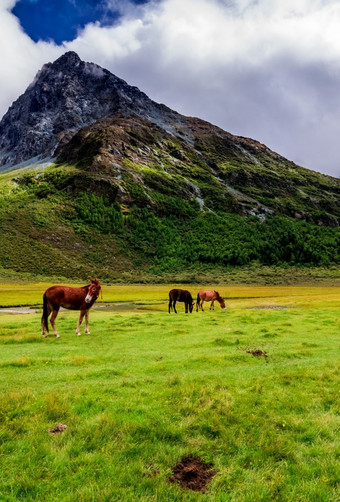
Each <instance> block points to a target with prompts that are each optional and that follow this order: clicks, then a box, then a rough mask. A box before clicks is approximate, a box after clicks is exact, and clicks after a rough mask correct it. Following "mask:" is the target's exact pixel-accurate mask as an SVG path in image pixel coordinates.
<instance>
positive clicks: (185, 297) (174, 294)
mask: <svg viewBox="0 0 340 502" xmlns="http://www.w3.org/2000/svg"><path fill="white" fill-rule="evenodd" d="M176 302H184V304H185V313H186V314H187V313H188V312H190V313H191V312H192V309H193V307H194V304H195V302H194V301H193V299H192V296H191V293H189V291H187V290H186V289H172V290H171V291H169V314H170V309H171V308H172V307H173V309H174V311H175V313H176V314H177V310H176Z"/></svg>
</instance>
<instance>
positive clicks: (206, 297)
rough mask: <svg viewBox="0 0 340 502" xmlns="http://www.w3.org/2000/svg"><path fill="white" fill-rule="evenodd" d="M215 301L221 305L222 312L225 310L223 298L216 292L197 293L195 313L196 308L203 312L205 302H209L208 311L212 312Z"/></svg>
mask: <svg viewBox="0 0 340 502" xmlns="http://www.w3.org/2000/svg"><path fill="white" fill-rule="evenodd" d="M215 300H217V301H218V303H219V304H220V305H221V308H222V309H223V310H224V309H225V308H226V306H225V303H224V300H223V298H222V297H221V296H220V294H219V293H218V292H217V291H214V290H209V291H199V292H198V293H197V302H196V312H198V308H199V307H201V310H202V311H203V303H204V302H205V301H207V302H210V301H211V304H210V310H214V301H215Z"/></svg>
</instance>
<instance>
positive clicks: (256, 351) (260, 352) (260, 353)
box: [246, 349, 268, 363]
mask: <svg viewBox="0 0 340 502" xmlns="http://www.w3.org/2000/svg"><path fill="white" fill-rule="evenodd" d="M246 352H247V354H251V355H252V356H254V357H264V358H265V360H266V363H267V362H268V354H267V352H265V351H263V350H261V349H253V350H252V349H246Z"/></svg>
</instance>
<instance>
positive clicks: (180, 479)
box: [169, 455, 216, 493]
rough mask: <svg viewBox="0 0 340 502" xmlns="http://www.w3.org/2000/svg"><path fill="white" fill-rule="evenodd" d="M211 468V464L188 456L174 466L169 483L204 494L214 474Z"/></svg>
mask: <svg viewBox="0 0 340 502" xmlns="http://www.w3.org/2000/svg"><path fill="white" fill-rule="evenodd" d="M212 467H213V465H212V464H209V463H205V462H203V460H201V459H200V458H199V457H194V456H193V455H188V456H186V457H183V458H182V459H181V460H180V461H179V462H178V463H177V464H176V465H175V467H174V468H173V470H172V472H173V475H172V476H170V477H169V481H170V482H171V483H178V484H179V485H180V486H181V487H182V488H186V489H189V490H195V491H198V492H203V493H205V492H206V485H207V484H208V483H209V482H210V480H211V479H212V478H213V477H214V476H215V474H216V471H213V470H212Z"/></svg>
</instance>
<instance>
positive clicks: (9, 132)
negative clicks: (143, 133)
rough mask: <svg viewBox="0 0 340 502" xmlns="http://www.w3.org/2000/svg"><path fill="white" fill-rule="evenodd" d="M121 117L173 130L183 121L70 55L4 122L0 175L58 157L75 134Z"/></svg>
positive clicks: (50, 66)
mask: <svg viewBox="0 0 340 502" xmlns="http://www.w3.org/2000/svg"><path fill="white" fill-rule="evenodd" d="M117 112H120V113H125V114H130V115H131V114H132V115H137V116H140V117H148V119H149V120H151V121H153V122H156V123H158V124H159V125H162V124H166V127H168V129H169V128H171V127H172V126H171V124H172V122H173V121H176V120H179V117H180V116H179V115H178V114H177V113H176V112H173V111H172V110H170V109H169V108H167V107H165V106H164V105H159V104H157V103H155V102H154V101H152V100H151V99H150V98H148V96H146V94H144V93H143V92H141V91H140V90H139V89H138V88H137V87H133V86H130V85H128V84H127V83H126V82H125V81H124V80H122V79H120V78H118V77H116V76H115V75H113V74H112V73H110V72H109V71H108V70H106V69H104V68H101V67H100V66H98V65H96V64H94V63H87V62H84V61H82V60H81V59H80V58H79V56H78V55H77V54H76V53H75V52H73V51H69V52H66V53H65V54H63V55H62V56H61V57H59V58H58V59H57V60H56V61H54V62H53V63H47V64H45V65H44V66H43V67H42V69H41V70H40V71H39V72H38V73H37V75H36V77H35V79H34V80H33V82H32V83H31V84H30V85H29V87H28V88H27V89H26V91H25V93H24V94H22V95H21V96H20V97H19V98H18V99H17V100H16V101H15V102H14V103H13V104H12V106H11V107H10V108H9V110H8V111H7V113H6V114H5V116H4V117H3V119H2V120H1V122H0V170H5V169H7V168H9V167H11V166H14V165H17V164H20V163H28V162H29V163H32V162H33V161H37V160H43V159H48V158H53V157H54V154H55V151H56V149H57V147H58V146H60V145H61V144H63V143H65V142H66V141H68V140H69V139H70V138H71V137H72V136H73V134H74V133H75V132H77V131H79V130H80V129H82V128H83V127H85V126H87V125H90V124H93V123H94V122H96V121H97V120H99V119H102V118H104V117H106V116H109V115H112V114H115V113H117ZM1 166H2V167H1Z"/></svg>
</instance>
